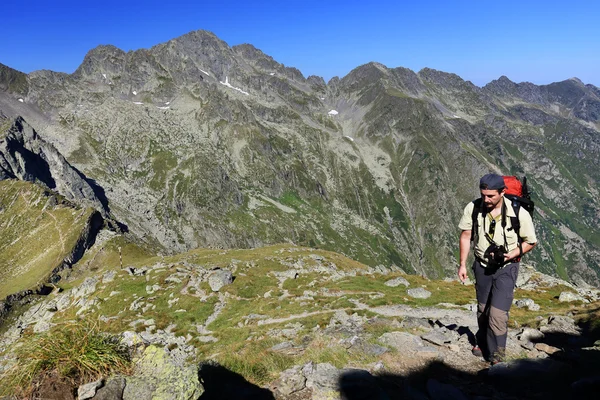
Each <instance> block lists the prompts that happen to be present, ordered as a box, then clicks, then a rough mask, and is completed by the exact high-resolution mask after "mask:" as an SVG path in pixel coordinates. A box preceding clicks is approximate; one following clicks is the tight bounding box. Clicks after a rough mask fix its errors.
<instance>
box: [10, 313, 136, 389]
mask: <svg viewBox="0 0 600 400" xmlns="http://www.w3.org/2000/svg"><path fill="white" fill-rule="evenodd" d="M24 340H25V342H24V344H23V345H22V346H21V347H19V348H18V349H17V350H15V353H16V356H17V362H16V364H15V365H14V366H12V367H11V368H10V369H9V370H7V371H6V372H5V373H4V374H3V375H2V377H1V378H0V382H1V383H0V387H1V389H0V394H8V392H10V391H14V392H27V391H28V390H29V389H31V386H32V383H33V382H35V381H37V380H40V379H43V377H44V376H49V375H55V376H56V375H58V376H59V377H61V378H65V379H66V380H69V381H70V382H71V383H73V384H74V385H79V384H81V383H86V382H89V381H92V380H96V379H99V378H100V377H102V376H107V375H109V374H111V373H118V372H120V373H126V372H127V371H128V370H129V367H130V364H131V362H130V358H129V354H128V351H127V348H126V347H125V346H123V345H121V344H120V343H119V339H118V337H115V336H111V335H108V334H105V333H102V332H99V331H98V327H97V325H96V324H91V323H88V322H78V323H70V324H66V325H62V326H59V327H56V328H54V329H52V330H50V331H48V332H46V333H44V334H41V335H30V336H29V337H25V338H24ZM5 392H6V393H5Z"/></svg>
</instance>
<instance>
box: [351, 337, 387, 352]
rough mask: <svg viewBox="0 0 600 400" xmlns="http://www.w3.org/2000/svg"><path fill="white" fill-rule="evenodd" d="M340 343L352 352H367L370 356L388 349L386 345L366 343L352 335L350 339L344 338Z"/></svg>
mask: <svg viewBox="0 0 600 400" xmlns="http://www.w3.org/2000/svg"><path fill="white" fill-rule="evenodd" d="M340 344H341V345H343V346H344V347H346V348H347V349H348V350H349V351H350V352H352V353H359V354H367V355H371V356H380V355H382V354H383V353H386V352H388V351H389V349H388V348H387V347H383V346H379V345H376V344H372V343H368V342H366V341H364V340H363V339H361V338H360V337H359V336H353V337H352V338H350V339H344V340H342V341H341V342H340Z"/></svg>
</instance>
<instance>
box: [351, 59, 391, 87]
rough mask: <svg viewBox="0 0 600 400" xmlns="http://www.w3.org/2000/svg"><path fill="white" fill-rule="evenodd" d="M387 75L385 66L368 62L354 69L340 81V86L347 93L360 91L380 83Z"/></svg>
mask: <svg viewBox="0 0 600 400" xmlns="http://www.w3.org/2000/svg"><path fill="white" fill-rule="evenodd" d="M387 75H388V69H387V67H386V66H385V65H383V64H379V63H376V62H370V63H367V64H364V65H361V66H359V67H357V68H354V69H353V70H352V71H350V73H348V75H346V76H344V77H343V78H342V79H341V81H340V84H341V86H342V87H343V88H344V89H345V90H347V91H348V92H355V91H361V90H364V89H365V88H367V87H369V86H372V85H374V84H376V83H379V82H381V80H382V79H384V78H385V77H386V76H387Z"/></svg>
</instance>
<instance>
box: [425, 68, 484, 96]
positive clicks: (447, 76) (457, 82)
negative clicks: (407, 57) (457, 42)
mask: <svg viewBox="0 0 600 400" xmlns="http://www.w3.org/2000/svg"><path fill="white" fill-rule="evenodd" d="M417 74H418V75H419V77H420V78H421V79H422V80H423V81H426V82H430V83H433V84H436V85H438V86H441V87H443V88H446V89H455V90H463V91H464V90H467V91H474V92H479V91H480V90H481V89H480V88H479V87H477V86H475V85H474V84H473V83H471V81H465V80H464V79H462V78H461V77H460V76H458V75H456V74H453V73H449V72H443V71H438V70H436V69H432V68H423V69H422V70H420V71H419V72H418V73H417Z"/></svg>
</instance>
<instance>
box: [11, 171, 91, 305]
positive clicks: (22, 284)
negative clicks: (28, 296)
mask: <svg viewBox="0 0 600 400" xmlns="http://www.w3.org/2000/svg"><path fill="white" fill-rule="evenodd" d="M51 197H54V198H55V199H56V200H57V202H58V204H57V205H55V206H46V205H47V204H48V202H49V201H50V199H51ZM0 209H1V210H2V212H0V231H2V235H0V299H2V298H4V297H6V296H8V295H9V294H12V293H17V292H19V291H22V290H26V289H31V288H35V287H37V286H39V285H41V284H43V283H45V282H46V280H47V279H48V277H49V275H50V273H51V271H52V270H53V269H54V268H56V267H58V266H59V265H61V264H62V262H63V260H64V259H65V258H66V257H67V256H68V255H69V254H71V252H72V251H73V248H74V247H75V245H76V243H77V241H78V240H79V239H80V237H81V236H82V235H83V234H84V231H85V229H86V227H87V225H88V221H89V218H90V217H91V215H92V213H93V210H92V209H91V208H90V209H79V208H77V207H74V206H71V205H69V204H68V203H66V202H64V199H62V198H61V197H60V196H58V195H55V194H49V193H46V192H45V190H44V189H43V188H41V187H39V186H37V185H34V184H32V183H29V182H22V181H13V180H4V181H1V182H0Z"/></svg>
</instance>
